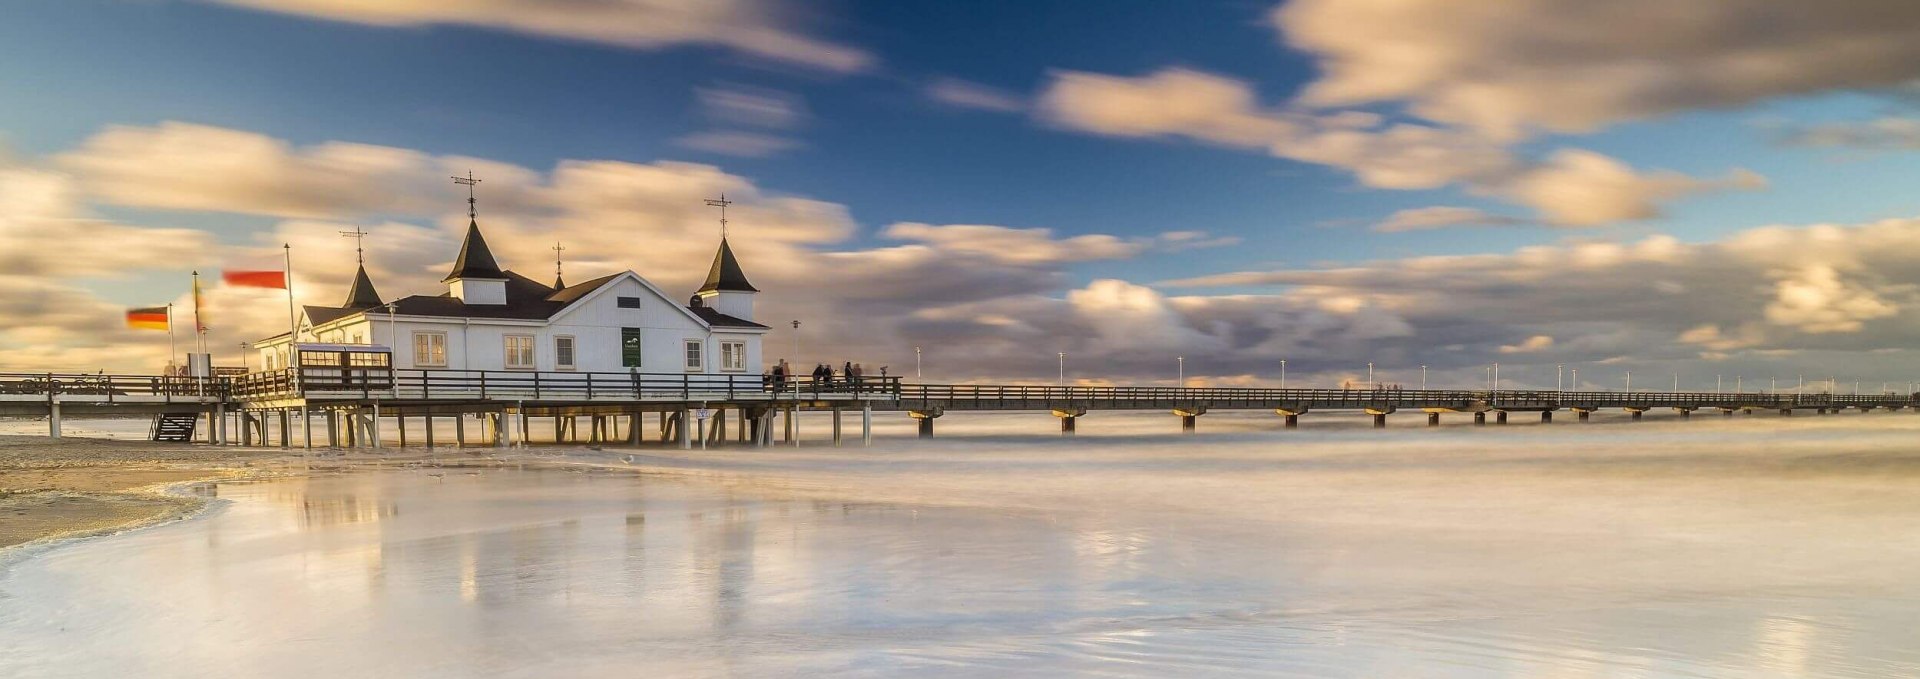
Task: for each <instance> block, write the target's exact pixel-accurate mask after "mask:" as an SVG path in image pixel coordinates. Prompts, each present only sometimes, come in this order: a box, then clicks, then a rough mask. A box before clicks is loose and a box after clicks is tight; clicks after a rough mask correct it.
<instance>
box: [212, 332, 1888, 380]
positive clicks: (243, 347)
mask: <svg viewBox="0 0 1920 679" xmlns="http://www.w3.org/2000/svg"><path fill="white" fill-rule="evenodd" d="M247 347H248V344H247V343H246V342H241V343H240V371H241V372H253V369H252V368H249V367H248V366H249V365H250V361H248V360H247ZM1882 391H1885V390H1884V389H1882Z"/></svg>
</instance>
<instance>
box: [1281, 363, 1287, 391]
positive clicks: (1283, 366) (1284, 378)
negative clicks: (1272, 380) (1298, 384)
mask: <svg viewBox="0 0 1920 679" xmlns="http://www.w3.org/2000/svg"><path fill="white" fill-rule="evenodd" d="M1286 388H1287V359H1284V358H1283V359H1280V389H1281V390H1285V389H1286Z"/></svg>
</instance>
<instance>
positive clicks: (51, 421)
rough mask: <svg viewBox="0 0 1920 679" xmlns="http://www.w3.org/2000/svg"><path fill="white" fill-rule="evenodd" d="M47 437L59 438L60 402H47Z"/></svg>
mask: <svg viewBox="0 0 1920 679" xmlns="http://www.w3.org/2000/svg"><path fill="white" fill-rule="evenodd" d="M47 436H51V437H53V438H56V439H57V438H60V402H59V401H58V400H53V401H47Z"/></svg>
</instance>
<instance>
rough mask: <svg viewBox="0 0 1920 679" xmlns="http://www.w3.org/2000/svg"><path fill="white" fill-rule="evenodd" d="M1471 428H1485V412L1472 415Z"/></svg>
mask: <svg viewBox="0 0 1920 679" xmlns="http://www.w3.org/2000/svg"><path fill="white" fill-rule="evenodd" d="M1473 426H1476V427H1484V426H1487V414H1486V413H1485V412H1478V413H1474V414H1473Z"/></svg>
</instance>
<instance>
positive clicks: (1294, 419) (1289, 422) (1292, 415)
mask: <svg viewBox="0 0 1920 679" xmlns="http://www.w3.org/2000/svg"><path fill="white" fill-rule="evenodd" d="M1273 412H1274V414H1276V415H1279V416H1281V417H1284V418H1286V424H1284V425H1282V426H1284V427H1286V428H1287V429H1299V428H1300V416H1301V415H1305V414H1306V413H1307V409H1306V408H1293V407H1288V408H1274V409H1273Z"/></svg>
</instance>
